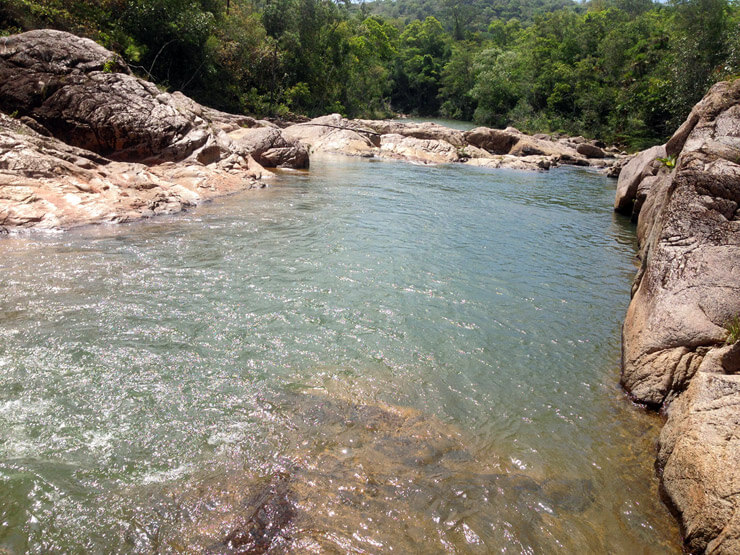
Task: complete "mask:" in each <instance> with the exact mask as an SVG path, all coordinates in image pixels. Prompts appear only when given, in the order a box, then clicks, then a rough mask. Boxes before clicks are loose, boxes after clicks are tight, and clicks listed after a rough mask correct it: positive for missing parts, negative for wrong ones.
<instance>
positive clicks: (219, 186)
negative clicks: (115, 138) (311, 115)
mask: <svg viewBox="0 0 740 555" xmlns="http://www.w3.org/2000/svg"><path fill="white" fill-rule="evenodd" d="M251 163H252V166H251V167H250V161H249V160H245V159H243V158H241V157H231V158H229V159H226V160H221V161H220V162H219V164H214V165H213V166H204V165H202V164H200V163H197V162H196V161H193V162H191V163H180V164H163V165H155V166H146V165H143V164H136V163H129V162H115V161H111V160H108V159H105V158H103V157H101V156H100V155H98V154H95V153H93V152H90V151H87V150H84V149H80V148H77V147H73V146H70V145H67V144H65V143H63V142H61V141H59V140H58V139H55V138H53V137H44V136H42V135H39V134H38V133H36V132H35V131H33V130H32V129H31V128H29V127H27V126H25V125H24V124H22V123H21V122H19V121H17V120H13V119H12V118H9V117H8V116H6V115H4V114H0V226H3V227H6V228H30V227H33V228H39V229H68V228H71V227H75V226H78V225H85V224H91V223H119V222H129V221H132V220H136V219H141V218H147V217H151V216H155V215H159V214H171V213H174V212H178V211H181V210H184V209H187V208H188V207H191V206H194V205H195V204H198V203H199V202H202V201H204V200H207V199H209V198H213V197H215V196H218V195H223V194H227V193H231V192H235V191H238V190H243V189H249V188H252V187H254V186H255V185H257V182H256V180H255V178H256V177H268V176H269V175H270V174H269V172H267V171H266V170H264V169H263V168H260V170H258V171H259V175H255V174H254V171H255V170H256V167H255V165H254V162H253V161H252V162H251Z"/></svg>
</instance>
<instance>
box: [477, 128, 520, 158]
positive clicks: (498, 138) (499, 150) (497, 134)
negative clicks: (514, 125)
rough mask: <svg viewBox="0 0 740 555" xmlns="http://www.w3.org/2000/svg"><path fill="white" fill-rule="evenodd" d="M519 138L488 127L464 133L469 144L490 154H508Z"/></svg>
mask: <svg viewBox="0 0 740 555" xmlns="http://www.w3.org/2000/svg"><path fill="white" fill-rule="evenodd" d="M519 138H520V137H519V136H518V135H515V134H513V133H507V132H506V131H502V130H500V129H489V128H488V127H476V128H475V129H471V130H470V131H466V132H465V140H466V141H467V142H468V143H469V144H471V145H473V146H476V147H478V148H482V149H483V150H487V151H488V152H490V153H491V154H509V152H511V149H512V147H513V146H514V145H515V144H516V143H517V142H518V141H519Z"/></svg>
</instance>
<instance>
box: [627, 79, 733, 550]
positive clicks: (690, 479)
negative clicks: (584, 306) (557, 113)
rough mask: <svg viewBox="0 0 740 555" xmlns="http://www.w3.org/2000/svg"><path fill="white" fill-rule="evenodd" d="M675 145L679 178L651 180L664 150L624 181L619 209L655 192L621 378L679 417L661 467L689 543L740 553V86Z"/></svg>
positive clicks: (707, 107) (698, 110) (712, 97)
mask: <svg viewBox="0 0 740 555" xmlns="http://www.w3.org/2000/svg"><path fill="white" fill-rule="evenodd" d="M674 139H675V140H674ZM671 141H673V142H671ZM671 141H669V143H668V145H667V146H666V149H668V150H669V151H671V152H677V153H678V156H677V158H676V164H675V168H674V169H673V171H670V172H669V171H668V169H667V168H666V169H661V171H660V172H659V173H658V175H656V176H652V175H651V174H652V173H654V171H655V166H654V165H653V161H654V159H655V157H656V156H660V155H661V154H663V153H664V152H665V149H663V147H657V148H656V147H654V148H653V149H650V150H648V151H645V152H643V153H641V154H639V155H638V156H636V157H635V158H634V159H633V160H632V161H631V162H630V163H629V164H628V165H627V166H626V167H625V168H624V170H623V172H622V176H621V177H620V184H621V185H622V186H623V187H621V189H623V190H622V191H618V193H617V194H618V201H617V203H615V204H619V198H620V195H621V197H622V198H626V197H627V196H629V195H626V194H625V193H624V190H626V189H628V188H630V189H632V188H634V191H635V193H634V194H636V195H639V196H642V197H644V203H643V205H642V208H641V210H640V212H639V218H638V222H637V234H638V242H639V249H640V252H639V256H640V260H641V265H640V269H639V270H638V273H637V276H636V278H635V282H634V285H633V298H632V301H631V302H630V305H629V308H628V310H627V316H626V318H625V323H624V327H623V332H622V340H623V342H622V378H621V381H622V384H623V386H624V387H625V388H626V389H627V390H628V391H629V392H630V394H631V395H632V396H633V397H634V398H635V399H636V400H637V401H639V402H642V403H646V404H648V405H651V406H654V407H656V408H657V407H663V408H664V409H665V410H666V412H667V414H668V421H667V423H666V426H665V428H664V430H663V433H662V434H661V440H660V454H659V459H658V463H659V466H660V467H662V468H663V472H662V478H661V479H662V487H663V490H664V492H665V493H666V495H667V497H668V499H669V500H670V502H671V503H672V504H673V506H674V507H675V508H676V511H677V514H678V517H679V519H680V520H681V523H682V525H683V528H684V530H685V534H686V544H687V548H688V549H689V550H691V551H692V552H702V551H707V552H713V553H734V552H737V550H738V549H740V496H738V494H737V492H738V491H740V479H739V472H740V471H739V470H738V469H740V465H739V464H738V463H740V460H739V457H740V445H739V441H740V440H738V437H739V436H738V426H739V425H740V410H738V407H740V378H739V377H738V375H739V374H740V345H738V344H735V345H726V344H725V341H726V339H727V337H728V331H727V329H726V327H727V325H728V322H730V321H731V320H733V319H734V318H736V317H737V316H738V315H740V263H739V262H738V261H740V212H739V211H738V207H740V164H739V163H738V162H740V80H736V81H734V82H724V83H718V84H717V85H715V86H714V87H712V89H711V90H710V91H709V93H708V94H707V96H706V97H705V98H704V99H703V100H702V101H701V102H700V103H699V104H697V106H696V107H695V108H694V110H692V113H691V115H690V116H689V118H688V120H687V123H685V124H684V125H683V126H681V128H680V129H679V130H678V131H677V133H676V134H675V135H674V137H673V138H672V139H671ZM681 145H682V147H681V148H680V151H676V149H678V148H679V147H680V146H681ZM622 177H624V180H623V178H622Z"/></svg>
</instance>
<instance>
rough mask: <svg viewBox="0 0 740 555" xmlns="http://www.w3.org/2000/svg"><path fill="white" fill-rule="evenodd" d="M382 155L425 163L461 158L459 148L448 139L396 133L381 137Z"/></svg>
mask: <svg viewBox="0 0 740 555" xmlns="http://www.w3.org/2000/svg"><path fill="white" fill-rule="evenodd" d="M380 155H381V156H384V157H386V158H395V159H401V160H407V161H410V162H416V163H423V164H447V163H451V162H457V161H458V160H459V159H460V153H459V150H458V148H457V147H455V146H453V145H451V144H450V143H448V142H447V141H440V140H434V139H417V138H415V137H404V136H403V135H395V134H389V135H383V136H382V137H381V142H380Z"/></svg>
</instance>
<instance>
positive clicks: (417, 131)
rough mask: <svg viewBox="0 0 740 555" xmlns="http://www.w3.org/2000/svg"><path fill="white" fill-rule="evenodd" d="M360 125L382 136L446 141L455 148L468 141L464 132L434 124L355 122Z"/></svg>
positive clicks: (389, 121) (378, 121)
mask: <svg viewBox="0 0 740 555" xmlns="http://www.w3.org/2000/svg"><path fill="white" fill-rule="evenodd" d="M355 121H356V122H357V123H359V124H360V125H363V126H365V127H367V128H369V129H372V130H374V131H377V132H378V133H379V134H381V135H401V136H403V137H412V138H414V139H424V140H431V141H444V142H446V143H450V144H451V145H452V146H455V147H458V148H460V147H462V146H464V145H465V143H466V139H465V137H464V134H463V132H462V131H459V130H457V129H451V128H450V127H445V126H444V125H439V124H438V123H433V122H421V123H411V122H403V121H396V120H369V119H360V120H355Z"/></svg>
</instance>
